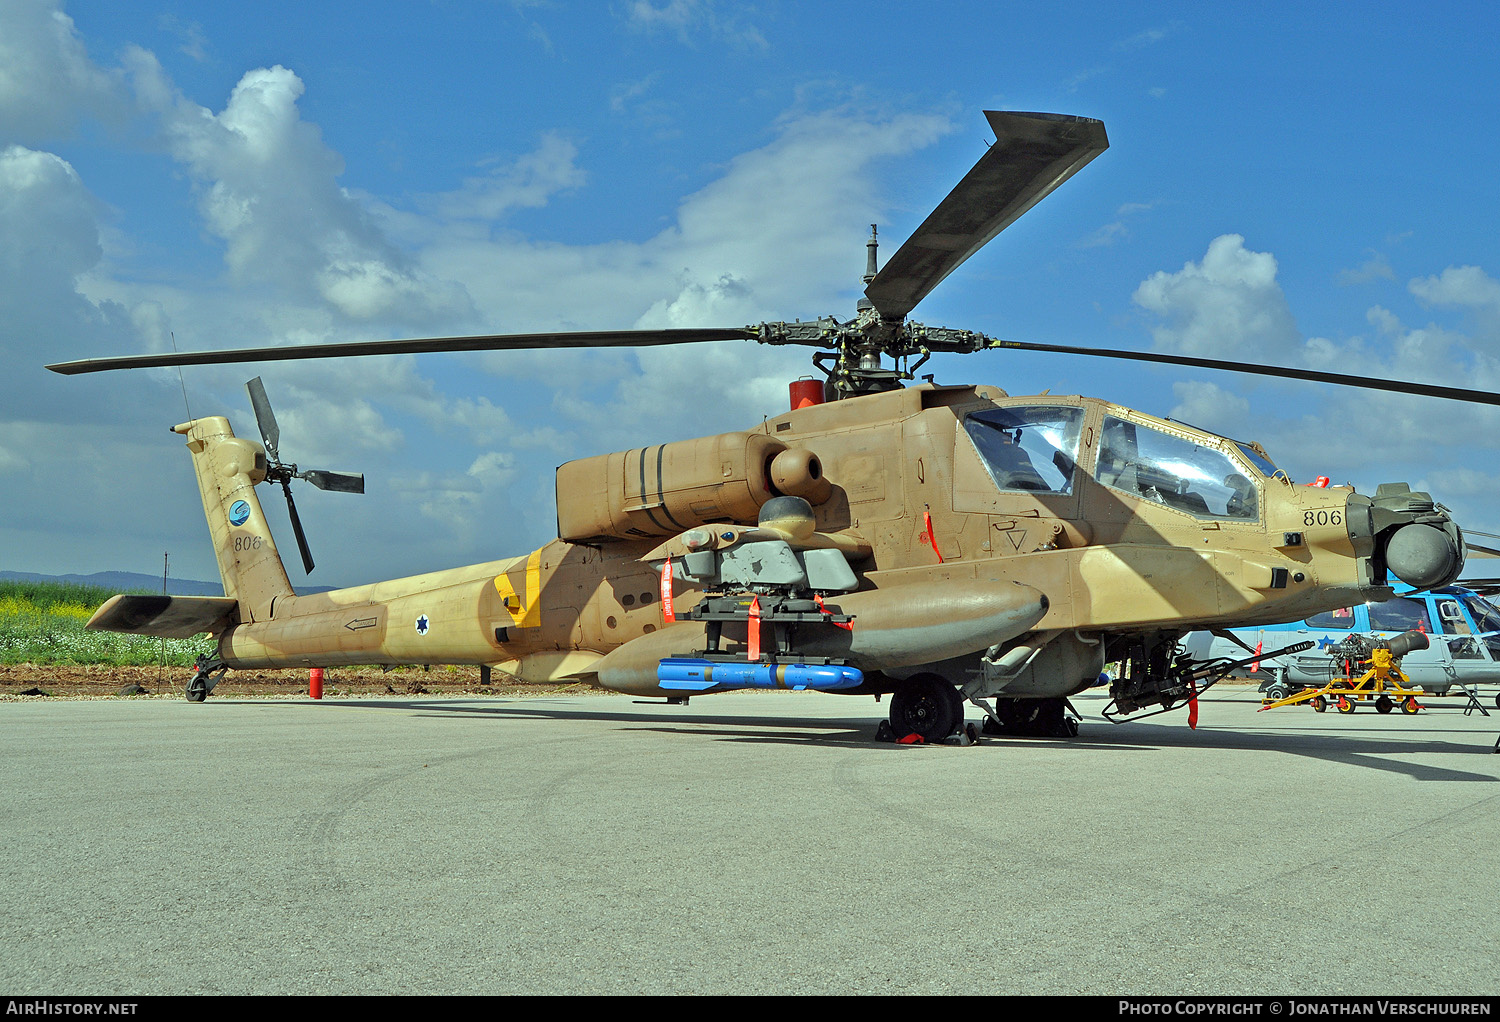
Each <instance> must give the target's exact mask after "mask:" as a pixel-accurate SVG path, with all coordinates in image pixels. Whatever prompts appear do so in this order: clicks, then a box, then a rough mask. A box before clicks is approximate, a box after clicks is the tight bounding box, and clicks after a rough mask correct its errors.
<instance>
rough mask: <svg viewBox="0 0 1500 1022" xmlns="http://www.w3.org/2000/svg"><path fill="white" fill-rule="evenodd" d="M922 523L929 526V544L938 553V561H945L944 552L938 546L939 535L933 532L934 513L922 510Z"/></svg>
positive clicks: (940, 562)
mask: <svg viewBox="0 0 1500 1022" xmlns="http://www.w3.org/2000/svg"><path fill="white" fill-rule="evenodd" d="M922 524H923V525H925V526H927V545H928V546H930V547H932V552H933V553H935V554H937V559H938V563H939V564H942V563H943V552H942V551H941V550H939V549H938V548H937V537H936V536H934V535H933V534H932V514H931V513H930V512H928V511H923V512H922Z"/></svg>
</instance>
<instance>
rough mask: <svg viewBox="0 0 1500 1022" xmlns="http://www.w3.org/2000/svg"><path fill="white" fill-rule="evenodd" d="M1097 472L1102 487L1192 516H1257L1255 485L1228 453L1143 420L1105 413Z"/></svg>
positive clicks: (1233, 517)
mask: <svg viewBox="0 0 1500 1022" xmlns="http://www.w3.org/2000/svg"><path fill="white" fill-rule="evenodd" d="M1097 474H1098V478H1099V481H1100V482H1101V483H1103V484H1104V485H1105V486H1110V487H1113V488H1114V489H1117V490H1120V491H1121V492H1123V493H1128V494H1130V495H1131V496H1133V497H1143V498H1145V499H1146V500H1150V501H1153V502H1155V503H1158V504H1165V505H1167V506H1168V507H1174V508H1177V509H1178V510H1179V511H1186V512H1187V513H1188V514H1190V515H1193V516H1194V517H1196V518H1228V519H1239V520H1242V521H1249V522H1253V521H1255V520H1256V519H1257V518H1258V517H1259V515H1260V502H1259V499H1258V498H1257V496H1256V490H1255V484H1254V483H1252V482H1251V481H1250V477H1249V476H1248V475H1246V473H1245V470H1244V469H1243V468H1242V467H1241V466H1240V465H1239V464H1238V463H1237V462H1235V461H1234V460H1233V459H1232V458H1230V457H1229V455H1227V454H1225V453H1224V452H1223V451H1222V450H1220V449H1219V448H1218V447H1210V446H1207V445H1206V444H1202V443H1197V442H1194V441H1192V440H1189V439H1187V438H1186V437H1183V436H1178V435H1176V434H1172V433H1164V432H1162V431H1160V430H1157V429H1153V428H1152V427H1150V426H1147V425H1145V424H1144V423H1138V422H1130V421H1128V420H1126V419H1118V418H1115V417H1114V416H1112V415H1106V416H1105V417H1104V430H1103V436H1102V439H1101V442H1100V445H1099V468H1098V473H1097Z"/></svg>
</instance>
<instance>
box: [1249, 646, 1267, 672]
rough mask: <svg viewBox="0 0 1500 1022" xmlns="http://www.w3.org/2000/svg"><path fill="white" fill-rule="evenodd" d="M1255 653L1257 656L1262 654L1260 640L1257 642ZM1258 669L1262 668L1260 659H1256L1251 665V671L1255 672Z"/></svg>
mask: <svg viewBox="0 0 1500 1022" xmlns="http://www.w3.org/2000/svg"><path fill="white" fill-rule="evenodd" d="M1262 641H1264V640H1262ZM1255 655H1256V656H1260V643H1259V642H1257V643H1256V644H1255ZM1258 670H1260V661H1259V660H1257V661H1255V662H1254V663H1253V664H1251V665H1250V673H1251V674H1254V673H1255V672H1256V671H1258Z"/></svg>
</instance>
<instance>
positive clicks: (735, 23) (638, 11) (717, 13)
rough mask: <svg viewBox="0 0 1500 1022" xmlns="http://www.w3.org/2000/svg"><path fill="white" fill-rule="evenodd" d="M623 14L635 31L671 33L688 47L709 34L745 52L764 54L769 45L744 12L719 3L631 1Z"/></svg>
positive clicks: (703, 0) (705, 0)
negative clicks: (762, 52) (760, 51)
mask: <svg viewBox="0 0 1500 1022" xmlns="http://www.w3.org/2000/svg"><path fill="white" fill-rule="evenodd" d="M624 13H625V20H626V22H627V24H629V25H630V26H631V27H632V28H635V29H637V30H640V31H645V32H656V31H665V32H669V33H671V34H673V35H675V36H677V38H678V39H679V40H680V41H681V42H683V43H687V44H691V43H692V42H693V40H694V39H695V37H697V36H699V35H704V34H706V35H709V36H710V37H712V38H715V39H722V40H724V41H725V42H728V43H730V44H731V45H732V46H734V47H736V48H737V49H742V50H764V49H766V47H767V46H768V45H769V43H767V42H766V37H765V36H764V35H763V34H762V33H761V31H760V29H759V28H757V27H756V26H754V25H752V24H749V23H748V22H747V21H746V20H745V13H746V12H745V11H742V10H740V9H738V8H736V7H735V6H734V5H726V4H722V3H718V2H717V0H661V2H660V3H656V2H653V0H630V2H629V3H627V4H626V5H625V8H624Z"/></svg>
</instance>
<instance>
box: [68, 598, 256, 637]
mask: <svg viewBox="0 0 1500 1022" xmlns="http://www.w3.org/2000/svg"><path fill="white" fill-rule="evenodd" d="M238 606H239V601H238V600H235V599H232V598H230V597H228V596H153V595H149V594H148V595H126V596H111V597H110V598H109V599H108V600H106V601H105V602H104V606H102V607H100V608H99V609H98V610H96V611H95V612H94V616H93V617H91V618H89V621H88V624H86V625H84V627H85V628H88V629H92V630H93V631H96V632H126V633H128V634H130V635H156V636H160V637H162V638H166V639H190V638H192V637H193V636H194V635H197V634H198V633H199V632H213V633H217V632H219V631H222V630H223V628H224V626H225V625H226V624H228V623H229V621H230V618H231V617H232V616H233V615H234V612H235V608H236V607H238Z"/></svg>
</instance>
